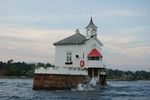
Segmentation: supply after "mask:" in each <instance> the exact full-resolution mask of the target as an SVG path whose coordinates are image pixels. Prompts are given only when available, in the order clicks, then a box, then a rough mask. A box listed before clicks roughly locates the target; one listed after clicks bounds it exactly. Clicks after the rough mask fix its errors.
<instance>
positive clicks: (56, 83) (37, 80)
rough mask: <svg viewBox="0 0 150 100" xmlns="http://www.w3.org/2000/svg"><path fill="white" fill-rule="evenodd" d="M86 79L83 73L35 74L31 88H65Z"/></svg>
mask: <svg viewBox="0 0 150 100" xmlns="http://www.w3.org/2000/svg"><path fill="white" fill-rule="evenodd" d="M87 79H88V76H85V75H60V74H35V76H34V81H33V89H34V90H39V89H40V90H41V89H44V90H67V89H71V88H73V87H76V86H77V85H78V84H79V83H85V82H86V80H87Z"/></svg>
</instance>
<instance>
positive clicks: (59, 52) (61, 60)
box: [55, 45, 83, 67]
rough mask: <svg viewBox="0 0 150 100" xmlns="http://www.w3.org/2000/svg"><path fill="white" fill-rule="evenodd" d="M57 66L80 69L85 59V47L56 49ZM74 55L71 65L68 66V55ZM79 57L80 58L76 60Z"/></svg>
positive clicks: (62, 46)
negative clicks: (81, 62) (68, 53)
mask: <svg viewBox="0 0 150 100" xmlns="http://www.w3.org/2000/svg"><path fill="white" fill-rule="evenodd" d="M55 50H56V51H55V58H56V59H55V65H56V66H59V67H80V63H79V62H80V60H81V59H82V57H83V45H59V46H56V48H55ZM67 52H71V53H72V62H73V64H71V65H66V64H65V62H66V53H67ZM76 55H79V58H76Z"/></svg>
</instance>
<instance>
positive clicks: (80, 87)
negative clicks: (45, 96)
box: [71, 77, 98, 91]
mask: <svg viewBox="0 0 150 100" xmlns="http://www.w3.org/2000/svg"><path fill="white" fill-rule="evenodd" d="M97 82H98V78H97V77H93V78H92V79H91V80H90V81H88V82H87V83H85V84H81V83H79V84H78V85H77V87H76V88H74V89H71V90H72V91H88V90H95V88H96V86H97Z"/></svg>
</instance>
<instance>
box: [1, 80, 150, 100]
mask: <svg viewBox="0 0 150 100" xmlns="http://www.w3.org/2000/svg"><path fill="white" fill-rule="evenodd" d="M32 83H33V80H32V79H0V100H150V81H108V86H106V87H101V86H97V85H95V86H92V85H89V86H88V85H86V84H80V85H81V87H79V88H81V89H80V90H79V89H71V90H55V91H46V90H38V91H35V90H32ZM83 85H85V87H84V86H83Z"/></svg>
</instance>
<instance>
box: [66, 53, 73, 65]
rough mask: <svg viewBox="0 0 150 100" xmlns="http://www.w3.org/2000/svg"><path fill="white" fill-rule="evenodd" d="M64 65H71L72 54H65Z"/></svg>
mask: <svg viewBox="0 0 150 100" xmlns="http://www.w3.org/2000/svg"><path fill="white" fill-rule="evenodd" d="M65 64H72V53H71V52H67V54H66V62H65Z"/></svg>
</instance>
